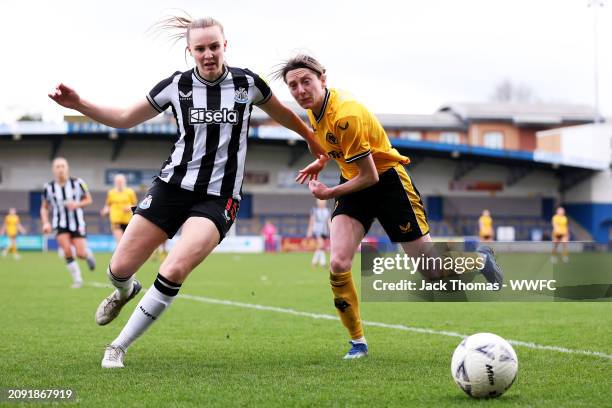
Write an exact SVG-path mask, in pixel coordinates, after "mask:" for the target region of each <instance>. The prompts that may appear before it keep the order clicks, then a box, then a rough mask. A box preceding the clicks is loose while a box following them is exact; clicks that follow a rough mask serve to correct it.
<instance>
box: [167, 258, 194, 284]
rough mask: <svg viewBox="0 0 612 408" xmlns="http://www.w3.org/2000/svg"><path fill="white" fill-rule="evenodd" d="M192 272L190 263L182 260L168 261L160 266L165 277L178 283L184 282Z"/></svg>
mask: <svg viewBox="0 0 612 408" xmlns="http://www.w3.org/2000/svg"><path fill="white" fill-rule="evenodd" d="M190 272H191V268H190V267H189V265H188V264H187V263H185V262H181V261H169V262H168V261H166V262H164V263H163V264H162V265H161V267H160V268H159V273H160V274H161V275H162V276H163V277H164V278H166V279H168V280H170V281H172V282H176V283H182V282H183V281H184V280H185V279H186V278H187V276H188V275H189V273H190Z"/></svg>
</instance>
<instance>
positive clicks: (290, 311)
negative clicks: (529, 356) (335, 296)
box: [87, 282, 612, 360]
mask: <svg viewBox="0 0 612 408" xmlns="http://www.w3.org/2000/svg"><path fill="white" fill-rule="evenodd" d="M87 285H89V286H93V287H96V288H112V286H111V285H109V284H108V283H100V282H87ZM177 297H178V298H181V299H188V300H195V301H197V302H202V303H209V304H214V305H224V306H234V307H242V308H245V309H255V310H263V311H268V312H276V313H284V314H289V315H293V316H302V317H309V318H311V319H323V320H340V319H339V318H338V316H334V315H330V314H324V313H310V312H301V311H299V310H294V309H288V308H284V307H276V306H265V305H258V304H254V303H243V302H235V301H233V300H223V299H214V298H209V297H204V296H194V295H185V294H179V295H178V296H177ZM362 323H363V325H364V326H371V327H382V328H385V329H394V330H401V331H408V332H413V333H421V334H435V335H438V336H447V337H456V338H459V339H463V338H465V337H467V336H468V335H467V334H462V333H457V332H453V331H446V330H434V329H427V328H423V327H412V326H406V325H403V324H389V323H382V322H370V321H367V320H363V321H362ZM506 340H507V341H508V342H509V343H510V344H512V345H514V346H519V347H525V348H530V349H534V350H548V351H556V352H559V353H565V354H582V355H585V356H594V357H601V358H605V359H608V360H612V354H606V353H603V352H601V351H591V350H579V349H570V348H566V347H559V346H546V345H543V344H537V343H531V342H527V341H521V340H508V339H506Z"/></svg>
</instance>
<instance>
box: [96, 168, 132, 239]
mask: <svg viewBox="0 0 612 408" xmlns="http://www.w3.org/2000/svg"><path fill="white" fill-rule="evenodd" d="M113 183H114V185H115V186H114V188H112V189H110V190H109V191H108V194H107V195H106V204H105V205H104V208H102V210H101V211H100V215H102V216H103V217H104V216H106V215H109V219H110V225H111V230H112V231H113V236H114V237H115V241H116V242H117V244H118V243H119V241H120V240H121V237H123V232H124V231H125V229H126V227H127V225H128V223H129V222H130V219H132V207H133V206H135V205H136V204H137V201H138V200H137V199H136V193H135V192H134V190H132V189H131V188H129V187H127V186H126V180H125V176H124V175H123V174H121V173H119V174H116V175H115V177H114V179H113Z"/></svg>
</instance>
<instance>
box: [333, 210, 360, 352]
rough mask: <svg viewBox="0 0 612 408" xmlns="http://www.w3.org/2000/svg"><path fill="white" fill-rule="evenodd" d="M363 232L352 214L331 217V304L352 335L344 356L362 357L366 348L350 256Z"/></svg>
mask: <svg viewBox="0 0 612 408" xmlns="http://www.w3.org/2000/svg"><path fill="white" fill-rule="evenodd" d="M364 235H365V229H364V226H363V224H362V223H361V222H360V221H358V220H356V219H355V218H352V217H350V216H347V215H344V214H339V215H336V216H335V217H334V218H333V219H332V223H331V238H330V243H331V244H330V245H331V249H330V271H331V273H330V278H329V281H330V285H331V288H332V292H333V295H334V306H335V307H336V310H337V312H338V315H339V316H340V320H341V321H342V324H343V325H344V327H346V329H347V330H348V332H349V336H350V337H351V345H352V347H351V350H350V351H349V352H348V353H347V354H346V355H345V356H344V358H345V359H353V358H360V357H364V356H366V355H367V352H368V349H367V343H366V340H365V337H364V333H363V325H362V323H361V315H360V313H359V296H358V294H357V289H356V288H355V283H354V282H353V275H352V266H353V258H354V256H355V252H356V251H357V248H358V247H359V244H360V243H361V240H362V239H363V236H364Z"/></svg>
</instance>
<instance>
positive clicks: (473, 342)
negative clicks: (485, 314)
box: [451, 333, 518, 398]
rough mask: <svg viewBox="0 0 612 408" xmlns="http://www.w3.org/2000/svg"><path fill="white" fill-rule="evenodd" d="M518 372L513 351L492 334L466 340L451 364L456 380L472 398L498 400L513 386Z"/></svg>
mask: <svg viewBox="0 0 612 408" xmlns="http://www.w3.org/2000/svg"><path fill="white" fill-rule="evenodd" d="M517 371H518V359H517V357H516V353H515V352H514V349H513V348H512V346H511V345H510V343H508V342H507V341H506V340H504V339H502V338H501V337H499V336H497V335H495V334H492V333H477V334H474V335H472V336H469V337H466V338H465V339H463V341H462V342H461V343H460V344H459V345H458V346H457V348H456V349H455V352H454V353H453V359H452V362H451V374H452V375H453V379H454V380H455V382H456V383H457V385H458V386H459V387H461V389H462V390H463V391H465V393H466V394H467V395H469V396H470V397H473V398H495V397H499V396H500V395H502V394H503V393H504V392H506V390H507V389H508V388H510V386H511V385H512V383H514V380H515V379H516V373H517Z"/></svg>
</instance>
